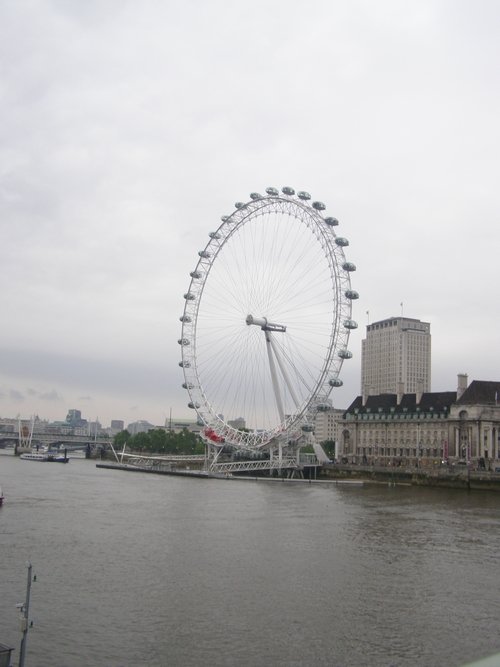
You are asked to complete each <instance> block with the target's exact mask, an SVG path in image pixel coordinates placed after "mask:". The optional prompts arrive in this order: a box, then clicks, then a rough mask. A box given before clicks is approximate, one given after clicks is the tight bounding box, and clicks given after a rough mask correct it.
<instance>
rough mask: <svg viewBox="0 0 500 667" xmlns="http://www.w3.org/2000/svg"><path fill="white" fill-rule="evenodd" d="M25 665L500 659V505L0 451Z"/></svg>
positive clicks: (5, 616)
mask: <svg viewBox="0 0 500 667" xmlns="http://www.w3.org/2000/svg"><path fill="white" fill-rule="evenodd" d="M0 485H1V486H2V488H3V491H4V494H5V497H6V500H5V503H4V506H3V507H1V508H0V642H1V643H3V644H7V645H8V646H11V647H13V648H15V649H16V650H15V652H14V654H13V665H17V662H18V659H19V643H20V639H21V634H20V631H19V624H18V611H17V610H16V604H17V603H20V602H22V601H24V596H25V592H26V578H27V568H26V562H27V561H28V560H29V561H31V562H32V564H33V573H34V574H36V582H34V583H33V585H32V588H31V613H30V618H31V619H32V620H33V622H34V627H33V628H32V630H30V632H29V636H28V642H27V657H26V667H84V666H85V667H89V666H93V665H95V666H98V667H132V666H136V665H141V666H143V665H145V666H148V667H166V666H170V665H171V666H184V665H186V666H193V667H195V666H198V665H200V666H201V665H210V666H211V665H214V666H217V665H227V666H234V665H241V666H260V665H270V666H274V665H277V666H285V665H286V666H288V665H305V666H309V665H311V666H314V665H334V666H335V665H339V666H346V667H347V666H356V667H358V666H363V665H366V666H367V667H368V666H370V667H378V666H387V667H389V666H393V667H396V666H401V667H403V666H410V665H411V666H416V665H422V666H423V665H425V666H426V667H430V666H433V665H435V666H438V665H439V666H443V665H445V666H455V665H456V666H458V665H463V664H465V663H467V662H468V661H472V660H477V659H479V658H482V657H486V656H489V655H491V654H494V653H497V652H500V630H499V626H500V595H499V583H498V582H499V570H500V557H499V555H500V530H499V527H500V494H495V493H487V492H467V491H461V490H450V489H429V488H413V487H389V486H385V485H364V486H354V485H350V486H349V485H338V486H337V485H335V484H307V483H306V484H290V483H282V482H263V481H260V482H255V481H241V480H216V479H192V478H181V477H172V476H156V475H151V474H143V473H127V472H123V471H115V470H108V469H98V468H96V464H95V462H94V461H85V460H83V459H71V460H70V462H69V463H68V464H66V465H61V464H59V465H56V464H54V465H48V464H41V463H38V462H32V461H22V460H19V459H16V458H14V457H13V456H12V455H8V454H6V453H3V452H2V453H0Z"/></svg>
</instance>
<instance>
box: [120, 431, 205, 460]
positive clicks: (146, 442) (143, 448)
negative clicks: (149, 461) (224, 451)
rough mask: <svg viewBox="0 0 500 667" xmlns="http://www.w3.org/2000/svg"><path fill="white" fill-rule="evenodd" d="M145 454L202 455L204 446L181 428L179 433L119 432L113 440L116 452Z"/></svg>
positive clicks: (195, 437)
mask: <svg viewBox="0 0 500 667" xmlns="http://www.w3.org/2000/svg"><path fill="white" fill-rule="evenodd" d="M124 445H126V447H127V451H129V452H130V451H132V452H147V453H150V454H191V455H193V454H204V453H205V445H204V444H203V442H202V441H201V439H200V438H199V437H198V436H197V435H196V434H195V433H191V431H188V430H187V428H183V429H182V431H180V432H179V433H175V432H174V431H166V430H165V429H162V428H155V429H152V430H150V431H148V432H147V433H137V434H136V435H131V434H130V433H129V432H128V431H126V430H125V431H120V433H117V434H116V435H115V437H114V438H113V446H114V447H115V449H116V450H121V449H123V446H124Z"/></svg>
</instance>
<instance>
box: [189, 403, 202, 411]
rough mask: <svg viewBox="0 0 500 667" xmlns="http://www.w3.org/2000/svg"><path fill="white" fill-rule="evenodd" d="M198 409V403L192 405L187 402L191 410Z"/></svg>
mask: <svg viewBox="0 0 500 667" xmlns="http://www.w3.org/2000/svg"><path fill="white" fill-rule="evenodd" d="M199 407H200V404H199V403H193V402H192V401H189V403H188V408H191V410H197V409H198V408H199Z"/></svg>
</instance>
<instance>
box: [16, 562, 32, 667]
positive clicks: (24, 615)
mask: <svg viewBox="0 0 500 667" xmlns="http://www.w3.org/2000/svg"><path fill="white" fill-rule="evenodd" d="M26 565H27V567H28V581H27V583H26V600H25V602H24V604H21V607H20V609H21V619H20V620H21V632H22V633H23V636H22V639H21V647H20V649H19V667H24V659H25V657H26V643H27V641H28V629H29V612H30V594H31V570H32V565H31V563H30V562H29V561H28V562H27V563H26Z"/></svg>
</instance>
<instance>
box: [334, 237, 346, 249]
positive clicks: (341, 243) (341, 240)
mask: <svg viewBox="0 0 500 667" xmlns="http://www.w3.org/2000/svg"><path fill="white" fill-rule="evenodd" d="M335 243H336V244H337V245H339V246H340V247H341V248H345V246H348V245H349V241H348V240H347V239H345V238H344V237H343V236H337V238H336V239H335Z"/></svg>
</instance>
